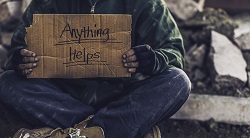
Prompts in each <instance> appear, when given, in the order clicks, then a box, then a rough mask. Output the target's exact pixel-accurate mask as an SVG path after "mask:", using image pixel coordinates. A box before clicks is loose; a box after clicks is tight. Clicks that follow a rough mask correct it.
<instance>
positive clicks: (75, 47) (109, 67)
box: [26, 14, 132, 78]
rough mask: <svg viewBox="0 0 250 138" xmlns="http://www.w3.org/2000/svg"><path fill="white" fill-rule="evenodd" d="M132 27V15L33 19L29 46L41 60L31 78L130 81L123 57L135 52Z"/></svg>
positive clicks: (65, 16) (76, 15) (40, 17)
mask: <svg viewBox="0 0 250 138" xmlns="http://www.w3.org/2000/svg"><path fill="white" fill-rule="evenodd" d="M131 23H132V19H131V15H107V14H92V15H90V14H75V15H72V14H67V15H65V14H61V15H60V14H35V15H33V24H32V25H31V26H30V27H29V28H26V31H27V36H26V43H27V46H28V50H31V51H33V52H35V53H36V54H37V55H38V57H39V59H40V60H39V63H38V67H36V68H35V69H34V71H33V72H32V73H31V74H30V75H28V77H29V78H93V77H130V76H131V74H130V73H128V71H127V69H126V68H124V67H123V63H122V55H123V54H124V53H125V52H126V51H127V50H129V49H130V48H131Z"/></svg>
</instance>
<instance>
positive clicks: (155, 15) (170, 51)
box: [132, 0, 185, 74]
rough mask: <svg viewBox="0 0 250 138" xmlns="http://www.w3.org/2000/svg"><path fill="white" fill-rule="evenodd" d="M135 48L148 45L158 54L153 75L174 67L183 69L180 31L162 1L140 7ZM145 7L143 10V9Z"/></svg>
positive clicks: (137, 15)
mask: <svg viewBox="0 0 250 138" xmlns="http://www.w3.org/2000/svg"><path fill="white" fill-rule="evenodd" d="M138 7H139V8H138V9H140V10H136V11H137V12H136V13H135V14H134V17H133V20H136V22H135V25H133V29H134V30H135V40H134V41H135V43H134V44H132V45H134V46H136V45H141V44H148V45H150V46H151V47H152V49H153V50H154V51H155V52H156V57H157V61H156V66H155V69H154V72H153V74H157V73H161V72H163V71H165V70H167V69H169V68H170V67H172V66H175V67H177V68H181V69H182V68H183V64H184V60H183V57H184V52H185V51H184V46H183V39H182V36H181V34H180V32H179V29H178V27H177V25H176V23H175V21H174V19H173V17H172V15H171V14H170V12H169V10H168V9H167V6H166V3H165V2H164V1H162V0H155V1H153V2H152V1H151V2H146V3H145V4H144V6H138ZM142 7H143V8H142Z"/></svg>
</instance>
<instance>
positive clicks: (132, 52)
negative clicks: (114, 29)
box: [123, 49, 135, 58]
mask: <svg viewBox="0 0 250 138" xmlns="http://www.w3.org/2000/svg"><path fill="white" fill-rule="evenodd" d="M134 54H135V51H134V50H133V49H130V50H128V51H127V52H125V54H124V55H123V58H127V57H130V56H132V55H134Z"/></svg>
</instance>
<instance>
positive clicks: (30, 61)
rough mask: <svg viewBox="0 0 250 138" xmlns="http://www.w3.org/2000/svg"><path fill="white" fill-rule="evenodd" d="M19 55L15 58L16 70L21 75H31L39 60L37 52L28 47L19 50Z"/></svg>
mask: <svg viewBox="0 0 250 138" xmlns="http://www.w3.org/2000/svg"><path fill="white" fill-rule="evenodd" d="M18 54H19V57H18V59H16V60H15V70H16V71H17V72H18V73H19V74H21V75H29V74H30V73H31V72H32V71H33V68H35V67H36V66H37V63H38V61H39V59H38V57H37V56H36V54H35V53H34V52H32V51H29V50H27V49H22V50H20V51H19V53H18Z"/></svg>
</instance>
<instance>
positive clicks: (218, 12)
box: [178, 8, 238, 44]
mask: <svg viewBox="0 0 250 138" xmlns="http://www.w3.org/2000/svg"><path fill="white" fill-rule="evenodd" d="M178 24H179V26H180V27H183V28H190V29H193V30H195V32H194V33H193V35H192V39H193V41H195V42H197V43H205V44H208V43H210V41H209V40H210V36H211V30H215V31H216V32H219V33H221V34H224V35H226V36H227V37H228V38H230V39H233V38H234V29H235V28H237V27H238V25H237V24H236V23H235V22H234V21H233V20H232V19H231V17H230V16H229V15H228V14H227V12H226V11H224V10H222V9H213V8H206V9H204V11H203V12H197V13H196V14H195V15H194V16H193V17H192V18H190V19H189V20H187V21H184V22H179V23H178Z"/></svg>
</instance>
